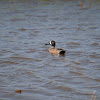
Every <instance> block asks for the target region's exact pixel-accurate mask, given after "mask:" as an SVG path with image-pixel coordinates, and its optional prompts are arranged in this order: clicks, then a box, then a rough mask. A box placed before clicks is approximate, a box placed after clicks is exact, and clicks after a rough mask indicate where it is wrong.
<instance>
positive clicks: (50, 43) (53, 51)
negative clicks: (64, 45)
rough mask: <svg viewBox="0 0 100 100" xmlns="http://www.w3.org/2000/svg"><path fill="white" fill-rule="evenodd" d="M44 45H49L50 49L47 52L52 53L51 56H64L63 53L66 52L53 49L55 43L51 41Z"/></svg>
mask: <svg viewBox="0 0 100 100" xmlns="http://www.w3.org/2000/svg"><path fill="white" fill-rule="evenodd" d="M45 45H51V47H50V49H49V52H50V53H53V54H61V55H64V54H65V51H66V50H63V49H57V48H55V46H56V42H55V41H53V40H52V41H50V42H49V43H48V44H45Z"/></svg>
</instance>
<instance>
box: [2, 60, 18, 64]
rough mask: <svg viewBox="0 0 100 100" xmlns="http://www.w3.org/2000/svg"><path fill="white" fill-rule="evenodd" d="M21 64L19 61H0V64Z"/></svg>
mask: <svg viewBox="0 0 100 100" xmlns="http://www.w3.org/2000/svg"><path fill="white" fill-rule="evenodd" d="M3 63H4V64H19V63H17V62H12V61H2V62H1V61H0V64H3Z"/></svg>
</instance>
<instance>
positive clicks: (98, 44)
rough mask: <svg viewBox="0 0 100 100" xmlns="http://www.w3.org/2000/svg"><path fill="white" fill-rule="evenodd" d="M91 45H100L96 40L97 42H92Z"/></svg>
mask: <svg viewBox="0 0 100 100" xmlns="http://www.w3.org/2000/svg"><path fill="white" fill-rule="evenodd" d="M91 45H92V46H99V43H96V42H95V43H92V44H91Z"/></svg>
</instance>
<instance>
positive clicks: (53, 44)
mask: <svg viewBox="0 0 100 100" xmlns="http://www.w3.org/2000/svg"><path fill="white" fill-rule="evenodd" d="M45 45H51V46H53V47H55V45H56V42H55V41H54V40H52V41H50V42H49V43H48V44H45Z"/></svg>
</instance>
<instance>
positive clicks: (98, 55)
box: [89, 53, 100, 59]
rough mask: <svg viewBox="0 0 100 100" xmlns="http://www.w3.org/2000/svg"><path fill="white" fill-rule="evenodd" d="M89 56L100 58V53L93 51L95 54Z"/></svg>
mask: <svg viewBox="0 0 100 100" xmlns="http://www.w3.org/2000/svg"><path fill="white" fill-rule="evenodd" d="M89 57H91V58H95V59H100V54H97V53H93V54H90V55H89Z"/></svg>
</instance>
